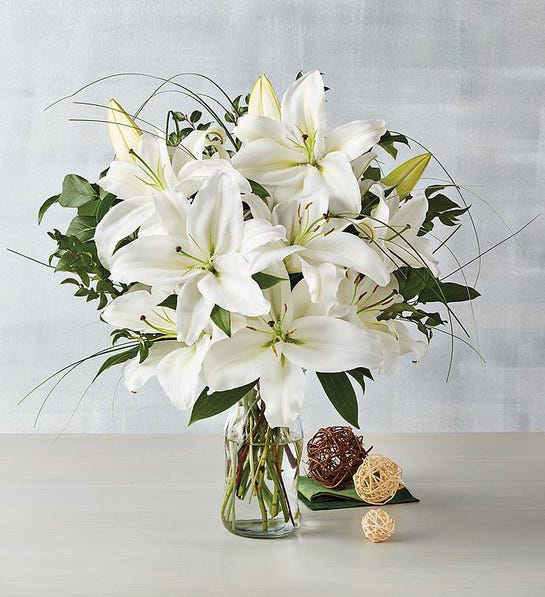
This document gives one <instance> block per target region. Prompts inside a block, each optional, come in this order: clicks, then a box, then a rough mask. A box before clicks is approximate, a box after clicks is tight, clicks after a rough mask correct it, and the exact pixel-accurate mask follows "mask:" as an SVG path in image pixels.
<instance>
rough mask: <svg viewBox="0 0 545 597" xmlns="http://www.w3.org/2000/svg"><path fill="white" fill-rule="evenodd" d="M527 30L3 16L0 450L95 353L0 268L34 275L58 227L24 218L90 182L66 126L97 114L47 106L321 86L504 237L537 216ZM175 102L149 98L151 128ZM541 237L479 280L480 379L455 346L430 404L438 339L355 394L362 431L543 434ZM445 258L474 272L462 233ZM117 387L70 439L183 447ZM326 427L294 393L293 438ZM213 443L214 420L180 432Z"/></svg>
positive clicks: (81, 137)
mask: <svg viewBox="0 0 545 597" xmlns="http://www.w3.org/2000/svg"><path fill="white" fill-rule="evenodd" d="M544 22H545V4H544V3H542V2H536V1H535V0H532V1H528V2H526V1H520V0H518V1H503V2H501V1H497V0H495V1H490V0H487V1H476V2H469V1H458V2H445V1H442V0H441V1H440V0H428V1H412V2H406V1H405V0H398V1H397V0H396V1H389V2H383V1H371V2H360V1H340V0H327V1H322V2H317V3H315V2H289V1H271V0H251V1H247V2H244V1H236V0H232V1H230V2H227V1H224V0H208V1H206V2H199V1H197V2H195V1H193V2H186V1H185V0H176V1H174V0H156V1H155V2H149V1H146V2H143V1H137V2H135V1H130V0H125V1H122V2H115V3H111V2H102V1H100V2H99V1H96V0H87V1H86V2H68V1H67V2H62V1H61V0H35V1H33V2H28V1H23V2H21V1H17V2H14V1H8V0H3V2H2V7H1V12H0V28H1V29H0V53H1V55H2V61H3V67H2V78H1V82H0V97H1V103H2V110H1V111H0V119H1V131H2V133H1V140H0V147H1V160H0V169H1V181H2V191H3V192H2V209H1V212H0V213H1V216H0V217H1V235H0V239H1V242H0V244H1V245H2V251H1V252H0V262H1V272H2V277H1V280H2V282H1V292H0V303H1V305H0V323H1V340H2V342H1V347H0V350H1V355H0V379H1V385H2V389H1V402H0V431H16V432H22V431H31V430H32V429H33V421H34V416H35V414H36V412H37V410H38V407H39V404H40V401H41V398H42V397H43V394H42V395H39V396H35V397H31V398H29V399H28V401H27V402H26V403H24V404H23V405H22V406H19V407H17V406H16V402H17V400H18V398H20V397H21V396H22V395H23V394H24V393H25V391H26V390H27V389H28V388H29V387H31V386H32V385H34V384H35V383H37V382H38V381H39V380H40V379H42V378H43V377H44V376H45V375H46V374H48V373H49V372H51V371H53V370H54V369H56V368H59V367H60V366H62V365H64V364H66V363H68V362H70V360H72V359H73V358H74V357H77V356H80V355H84V354H87V353H90V352H93V351H94V350H96V349H98V348H101V347H103V346H105V345H107V343H108V330H107V329H106V326H105V325H103V324H101V323H97V321H96V312H95V311H94V308H93V307H91V306H89V305H86V304H85V303H84V302H82V301H81V299H76V298H73V297H72V296H71V292H70V289H69V288H68V287H66V286H64V287H59V286H58V283H57V282H58V280H55V278H54V276H53V275H52V274H51V273H50V271H49V270H47V269H45V268H42V267H41V266H39V265H35V264H33V263H31V262H28V261H25V260H23V259H20V258H18V257H15V256H13V255H10V254H8V253H6V252H5V251H4V248H5V247H12V248H14V249H17V250H21V251H23V252H26V253H28V254H30V255H34V256H36V257H42V258H43V257H45V256H47V255H48V254H49V252H50V249H51V243H50V242H49V240H48V238H47V237H46V235H45V232H46V230H47V229H48V228H51V227H53V226H54V225H59V218H61V219H63V218H65V216H64V215H63V214H61V213H60V210H59V211H57V212H54V210H51V212H50V213H49V214H48V215H47V216H46V218H45V222H44V224H43V225H42V227H41V229H38V228H37V226H36V210H37V208H38V206H39V205H40V204H41V202H42V201H43V200H44V199H45V198H46V197H48V196H50V195H52V194H54V193H57V192H58V190H59V187H60V183H61V181H62V177H63V175H64V174H65V173H67V172H76V173H79V174H82V175H84V176H87V177H90V178H92V177H94V176H96V174H97V173H98V172H99V171H100V170H101V169H102V168H103V166H104V165H105V163H107V161H108V160H109V158H110V156H111V149H110V148H109V144H108V139H107V133H106V130H105V128H103V126H102V125H96V124H82V123H69V122H67V118H68V117H70V116H91V117H94V116H95V115H97V114H98V112H95V111H92V110H91V109H84V108H82V107H78V106H74V105H72V104H70V103H69V102H66V103H64V104H61V105H60V106H57V107H56V108H55V109H53V110H50V111H49V112H46V113H44V112H43V111H42V109H43V107H44V106H45V105H46V104H48V103H49V102H50V101H52V100H53V99H56V98H57V97H59V96H61V95H64V94H65V93H68V92H70V91H73V90H75V89H76V88H77V87H79V86H80V85H82V84H84V83H86V82H88V81H90V80H92V79H94V78H97V77H100V76H102V75H105V74H109V73H112V72H119V71H131V70H138V71H142V72H148V73H155V74H158V75H162V76H170V75H172V74H174V73H176V72H180V71H185V70H198V71H200V72H203V73H205V74H208V75H210V76H213V77H215V78H217V79H218V80H219V81H220V82H222V83H223V84H224V85H225V87H226V88H227V89H228V90H229V91H230V92H238V91H239V90H240V91H242V90H247V89H249V87H250V86H251V84H252V83H253V81H254V79H255V78H256V77H257V76H258V75H259V74H260V73H261V72H263V71H266V72H267V73H268V74H269V76H270V77H271V79H272V80H273V81H274V83H275V84H276V86H277V87H278V88H279V89H284V88H285V86H286V85H287V84H288V83H289V82H290V81H291V80H292V79H293V77H294V75H295V73H296V72H297V71H298V70H299V69H304V70H308V69H311V68H319V69H320V70H322V71H323V72H324V73H325V74H326V79H327V84H328V85H329V86H330V87H331V91H330V92H329V104H330V115H331V120H332V121H333V122H334V123H340V122H343V121H346V120H349V119H354V118H360V117H363V118H365V117H383V118H385V119H386V121H387V123H388V125H389V127H390V128H391V129H394V130H401V131H405V132H407V133H408V134H410V135H411V136H414V137H416V138H418V139H420V140H421V141H422V142H423V143H424V144H425V145H429V146H430V147H431V148H432V149H433V150H434V151H435V152H437V153H438V155H439V156H440V157H441V158H442V159H443V161H444V163H445V164H447V165H448V166H449V167H450V169H451V171H452V173H453V174H454V176H455V177H456V178H457V179H458V180H459V181H460V182H461V183H464V184H467V185H472V190H474V191H476V192H478V193H480V194H482V195H483V196H485V197H486V199H487V200H488V201H489V202H490V203H491V204H492V205H493V206H494V208H496V209H497V210H498V211H499V212H501V214H502V215H503V216H504V217H505V218H506V220H507V222H508V223H509V224H510V225H511V226H513V227H514V228H516V227H518V226H521V225H522V224H524V223H525V222H526V221H527V220H529V219H530V218H531V217H532V216H534V215H535V214H536V213H538V212H540V211H541V210H542V204H543V186H544V182H545V179H544V169H543V166H544V155H545V154H544V151H543V150H544V131H545V110H544V104H543V99H544V92H545V64H544V62H545V60H544V59H545V49H544V48H545V46H544V41H543V23H544ZM152 88H153V84H152V83H150V82H149V81H145V80H137V79H129V80H127V79H125V80H122V79H117V80H113V81H109V82H106V83H104V84H102V85H100V86H98V87H96V88H94V89H92V90H90V92H88V93H86V94H85V97H84V99H87V100H90V101H102V102H104V101H105V100H107V99H108V98H109V97H110V96H116V97H117V98H118V99H120V101H121V102H122V103H124V104H126V105H127V107H128V108H129V109H131V108H135V107H136V106H137V104H138V100H139V99H140V98H141V97H143V96H145V95H146V92H149V90H150V89H152ZM201 89H202V90H204V88H201ZM179 101H180V100H179V98H178V96H175V95H172V96H170V97H167V96H162V98H161V99H160V100H158V101H156V102H155V103H154V104H153V105H152V106H151V108H150V110H149V112H148V117H149V118H150V119H153V118H154V115H158V114H162V111H163V110H164V109H166V106H169V107H174V106H180V104H179ZM183 107H184V105H183V104H182V108H183ZM185 108H186V109H187V104H186V105H185ZM161 121H162V116H161ZM429 175H430V176H438V175H440V173H439V172H438V171H437V170H435V172H434V171H433V170H430V174H429ZM469 197H470V196H469V195H468V198H469ZM471 202H472V203H473V208H472V209H473V212H474V215H475V217H476V219H477V221H478V224H479V230H480V234H481V239H482V244H483V247H485V248H486V247H488V246H490V245H491V244H492V243H493V242H495V241H496V240H499V239H500V238H502V237H503V236H504V235H505V234H506V233H507V232H506V229H505V228H504V227H503V225H502V223H501V222H500V221H499V220H498V219H497V218H496V217H495V216H494V215H493V214H492V213H491V211H490V210H488V209H487V208H486V207H485V206H483V204H482V203H481V202H480V201H479V200H477V199H471ZM61 221H62V220H61ZM543 233H544V222H543V221H538V222H537V223H536V224H534V225H533V227H532V228H531V229H529V230H527V231H525V232H524V233H523V234H522V235H521V236H520V242H521V243H522V244H523V246H524V247H525V255H523V254H522V253H521V251H520V250H519V249H518V248H517V246H516V244H515V243H513V242H510V243H508V244H506V245H503V246H502V247H501V248H499V249H498V250H497V251H496V252H495V253H493V254H492V255H489V256H487V257H486V258H485V260H484V263H483V266H484V267H483V273H482V276H481V279H480V283H479V289H480V290H481V292H482V294H483V297H482V298H481V299H480V300H479V301H478V302H477V304H476V315H477V322H478V327H479V331H480V346H481V350H482V352H483V354H484V355H485V357H486V359H487V361H488V363H487V365H486V366H485V367H483V366H481V365H480V364H479V362H478V359H477V358H476V357H475V356H474V355H473V354H472V353H471V352H470V351H469V350H468V349H467V348H465V347H464V346H463V345H459V346H458V348H457V349H456V354H455V360H454V367H453V373H452V377H451V380H450V382H449V383H448V384H445V383H444V379H445V374H446V368H447V362H448V352H449V344H448V338H446V337H438V338H436V340H437V341H436V342H435V343H434V345H432V347H431V351H430V353H429V355H428V357H427V358H426V359H425V361H424V362H423V363H422V364H421V365H420V366H416V367H415V366H414V365H412V364H411V363H410V362H409V361H405V362H404V363H403V364H402V365H400V366H399V367H398V370H397V372H396V373H395V374H394V375H393V376H390V377H387V378H380V379H379V380H378V381H377V382H376V383H374V384H369V388H368V393H367V395H366V398H365V400H364V401H363V402H362V416H361V422H362V426H363V428H366V429H369V430H373V431H375V430H384V431H390V430H391V431H394V430H395V431H458V430H464V431H476V430H538V429H545V405H544V401H543V386H544V381H545V379H544V371H545V369H544V362H543V347H544V315H543V306H542V305H543V299H542V297H543V291H544V290H545V280H544V277H543V266H544V261H545V259H544V257H545V249H544V246H545V245H544V243H543V237H544V234H543ZM463 234H465V236H464V237H463V238H462V235H463ZM454 248H455V250H456V251H458V253H459V255H460V258H462V259H468V258H471V257H472V256H473V255H474V254H475V250H476V248H475V245H474V243H473V241H472V237H471V233H470V231H469V227H468V229H467V230H466V231H465V233H463V232H462V233H460V237H459V239H458V242H457V243H456V244H455V246H454ZM448 267H449V265H447V266H445V268H444V269H445V270H446V269H448ZM470 273H471V276H470V278H471V281H473V280H474V275H475V271H474V270H473V271H472V272H470ZM460 313H461V315H463V316H464V317H465V318H466V320H467V321H470V319H469V317H468V313H467V312H466V311H465V310H463V309H462V310H460ZM473 340H474V338H473ZM96 366H97V365H92V366H90V367H89V366H87V367H84V368H81V369H80V370H79V371H76V372H75V373H74V374H73V375H72V378H71V379H70V380H68V381H67V383H66V384H65V385H64V386H63V388H61V390H60V391H59V392H58V393H57V394H56V395H55V396H53V397H52V398H51V400H50V402H49V403H48V405H47V406H46V408H45V410H44V414H43V417H42V418H41V420H40V423H39V425H38V427H37V429H38V431H59V430H60V429H61V428H62V426H63V424H64V423H65V421H66V420H67V418H68V417H69V416H70V413H71V412H72V410H73V408H74V406H75V404H76V402H77V401H78V398H79V395H80V393H81V391H82V390H83V389H84V387H85V386H86V384H87V382H88V380H89V379H90V377H91V376H92V375H93V374H94V371H95V368H96ZM117 379H118V375H116V374H115V373H112V374H110V375H109V376H108V377H106V376H105V377H104V379H102V380H101V381H100V382H99V383H97V384H96V386H95V387H94V388H93V389H92V390H91V392H90V393H89V394H88V396H87V397H86V399H85V401H84V402H83V403H82V406H81V408H80V409H79V411H78V413H77V414H76V416H75V417H74V419H73V421H72V424H71V425H70V427H69V430H71V431H89V432H102V431H127V432H131V431H150V432H152V431H153V432H163V431H184V430H185V429H186V427H185V422H186V418H187V415H186V414H185V413H182V414H180V413H179V411H177V410H176V409H175V408H174V407H172V406H171V405H170V403H169V402H168V400H167V399H166V398H165V397H163V395H162V394H161V392H160V390H159V388H158V387H157V386H156V385H154V383H150V384H149V385H148V386H146V388H145V389H144V390H143V391H142V392H141V393H140V394H139V395H138V396H137V397H133V396H130V395H129V394H128V393H127V392H126V391H125V390H124V389H123V387H122V386H120V387H119V389H118V391H117V393H116V394H115V400H114V386H115V384H116V381H117ZM338 420H339V419H338V417H337V416H336V414H335V413H334V411H333V409H332V407H330V405H329V403H328V402H327V400H326V399H325V398H324V397H323V396H322V395H321V393H320V390H319V389H318V387H317V385H316V383H315V382H314V381H311V383H310V386H309V392H308V396H307V399H306V404H305V411H304V423H305V427H306V429H307V432H310V431H312V430H313V429H314V428H315V427H316V426H317V425H319V424H332V423H334V422H337V421H338ZM221 423H222V421H221V420H220V418H218V419H216V420H215V421H213V422H207V423H203V424H201V425H200V426H196V427H195V428H194V429H193V428H192V429H191V431H199V430H209V429H219V428H220V425H221Z"/></svg>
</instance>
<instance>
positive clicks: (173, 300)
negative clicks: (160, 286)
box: [157, 294, 178, 311]
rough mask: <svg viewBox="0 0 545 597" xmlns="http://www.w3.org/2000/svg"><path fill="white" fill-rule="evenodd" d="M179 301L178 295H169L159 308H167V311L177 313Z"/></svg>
mask: <svg viewBox="0 0 545 597" xmlns="http://www.w3.org/2000/svg"><path fill="white" fill-rule="evenodd" d="M177 301H178V295H177V294H169V295H168V296H167V298H166V299H165V300H164V301H163V302H162V303H159V304H158V305H157V306H158V307H166V308H167V309H174V310H175V311H176V304H177Z"/></svg>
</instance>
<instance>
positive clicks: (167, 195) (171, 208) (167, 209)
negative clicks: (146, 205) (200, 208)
mask: <svg viewBox="0 0 545 597" xmlns="http://www.w3.org/2000/svg"><path fill="white" fill-rule="evenodd" d="M152 199H153V204H154V205H155V211H156V213H157V217H158V219H159V222H160V224H161V228H162V229H163V230H164V231H165V232H166V233H167V234H169V235H170V236H185V235H186V223H187V214H188V212H189V202H188V201H187V199H186V198H185V197H184V196H183V195H182V194H181V193H177V192H176V191H163V192H162V193H154V194H153V195H152Z"/></svg>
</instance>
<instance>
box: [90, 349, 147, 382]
mask: <svg viewBox="0 0 545 597" xmlns="http://www.w3.org/2000/svg"><path fill="white" fill-rule="evenodd" d="M137 354H138V346H135V347H134V348H131V349H130V350H126V351H125V352H118V353H116V354H114V355H112V356H111V357H108V358H107V359H106V360H105V361H104V363H102V365H101V366H100V368H99V370H98V371H97V374H96V375H95V376H94V377H93V381H92V382H91V383H93V382H94V381H95V380H96V378H97V377H98V376H99V375H101V374H102V373H104V371H107V370H108V369H110V367H113V366H115V365H120V364H121V363H124V362H125V361H128V360H129V359H133V358H134V357H135V356H136V355H137Z"/></svg>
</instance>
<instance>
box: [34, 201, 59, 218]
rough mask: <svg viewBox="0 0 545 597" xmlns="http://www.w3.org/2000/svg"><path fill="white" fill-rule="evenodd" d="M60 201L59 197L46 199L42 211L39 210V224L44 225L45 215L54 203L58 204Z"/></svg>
mask: <svg viewBox="0 0 545 597" xmlns="http://www.w3.org/2000/svg"><path fill="white" fill-rule="evenodd" d="M58 201H59V195H53V197H49V199H46V200H45V201H44V202H43V203H42V205H41V207H40V209H39V210H38V224H41V223H42V219H43V217H44V215H45V212H46V211H47V210H48V209H49V208H50V207H51V206H52V205H53V204H54V203H58Z"/></svg>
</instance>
